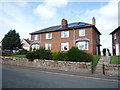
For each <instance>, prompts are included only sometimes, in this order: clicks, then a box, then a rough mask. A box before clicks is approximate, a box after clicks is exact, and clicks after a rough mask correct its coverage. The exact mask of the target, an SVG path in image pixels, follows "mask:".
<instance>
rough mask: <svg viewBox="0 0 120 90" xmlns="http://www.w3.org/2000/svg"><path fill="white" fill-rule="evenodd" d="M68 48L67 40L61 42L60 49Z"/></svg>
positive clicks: (65, 49) (66, 49)
mask: <svg viewBox="0 0 120 90" xmlns="http://www.w3.org/2000/svg"><path fill="white" fill-rule="evenodd" d="M68 50H69V42H63V43H61V51H68Z"/></svg>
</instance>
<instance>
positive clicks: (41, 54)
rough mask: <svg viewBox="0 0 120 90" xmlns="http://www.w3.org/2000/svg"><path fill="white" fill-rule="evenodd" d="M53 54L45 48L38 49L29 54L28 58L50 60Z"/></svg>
mask: <svg viewBox="0 0 120 90" xmlns="http://www.w3.org/2000/svg"><path fill="white" fill-rule="evenodd" d="M50 57H51V52H50V51H49V50H45V49H44V48H40V49H37V50H35V51H33V52H29V53H27V54H26V58H28V59H32V60H33V59H50Z"/></svg>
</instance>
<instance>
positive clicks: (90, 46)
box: [30, 17, 101, 55]
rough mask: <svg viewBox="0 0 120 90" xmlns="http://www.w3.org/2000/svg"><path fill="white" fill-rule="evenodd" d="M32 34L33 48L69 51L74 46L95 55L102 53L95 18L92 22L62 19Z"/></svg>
mask: <svg viewBox="0 0 120 90" xmlns="http://www.w3.org/2000/svg"><path fill="white" fill-rule="evenodd" d="M30 34H31V45H30V47H31V50H33V49H38V48H40V47H43V48H45V49H50V50H51V51H52V52H54V51H60V52H65V51H68V50H69V49H70V48H72V47H73V46H76V47H78V48H79V49H81V50H84V51H85V52H87V53H90V54H93V55H100V46H101V45H100V35H101V33H100V32H99V31H98V29H97V28H96V27H95V18H94V17H93V19H92V24H88V23H84V22H74V23H68V22H67V20H66V19H62V21H61V25H57V26H51V27H48V28H44V29H42V30H38V31H35V32H32V33H30Z"/></svg>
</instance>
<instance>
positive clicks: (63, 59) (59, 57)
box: [58, 52, 67, 61]
mask: <svg viewBox="0 0 120 90" xmlns="http://www.w3.org/2000/svg"><path fill="white" fill-rule="evenodd" d="M58 60H61V61H66V60H67V56H66V53H62V52H60V53H59V54H58Z"/></svg>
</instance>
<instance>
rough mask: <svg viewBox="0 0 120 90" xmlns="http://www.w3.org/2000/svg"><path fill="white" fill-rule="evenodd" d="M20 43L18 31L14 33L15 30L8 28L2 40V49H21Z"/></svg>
mask: <svg viewBox="0 0 120 90" xmlns="http://www.w3.org/2000/svg"><path fill="white" fill-rule="evenodd" d="M21 48H22V44H21V41H20V36H19V33H16V31H15V30H10V31H9V32H8V33H7V34H6V35H5V36H4V38H3V40H2V49H3V50H5V49H7V50H11V51H12V50H16V49H21Z"/></svg>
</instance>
